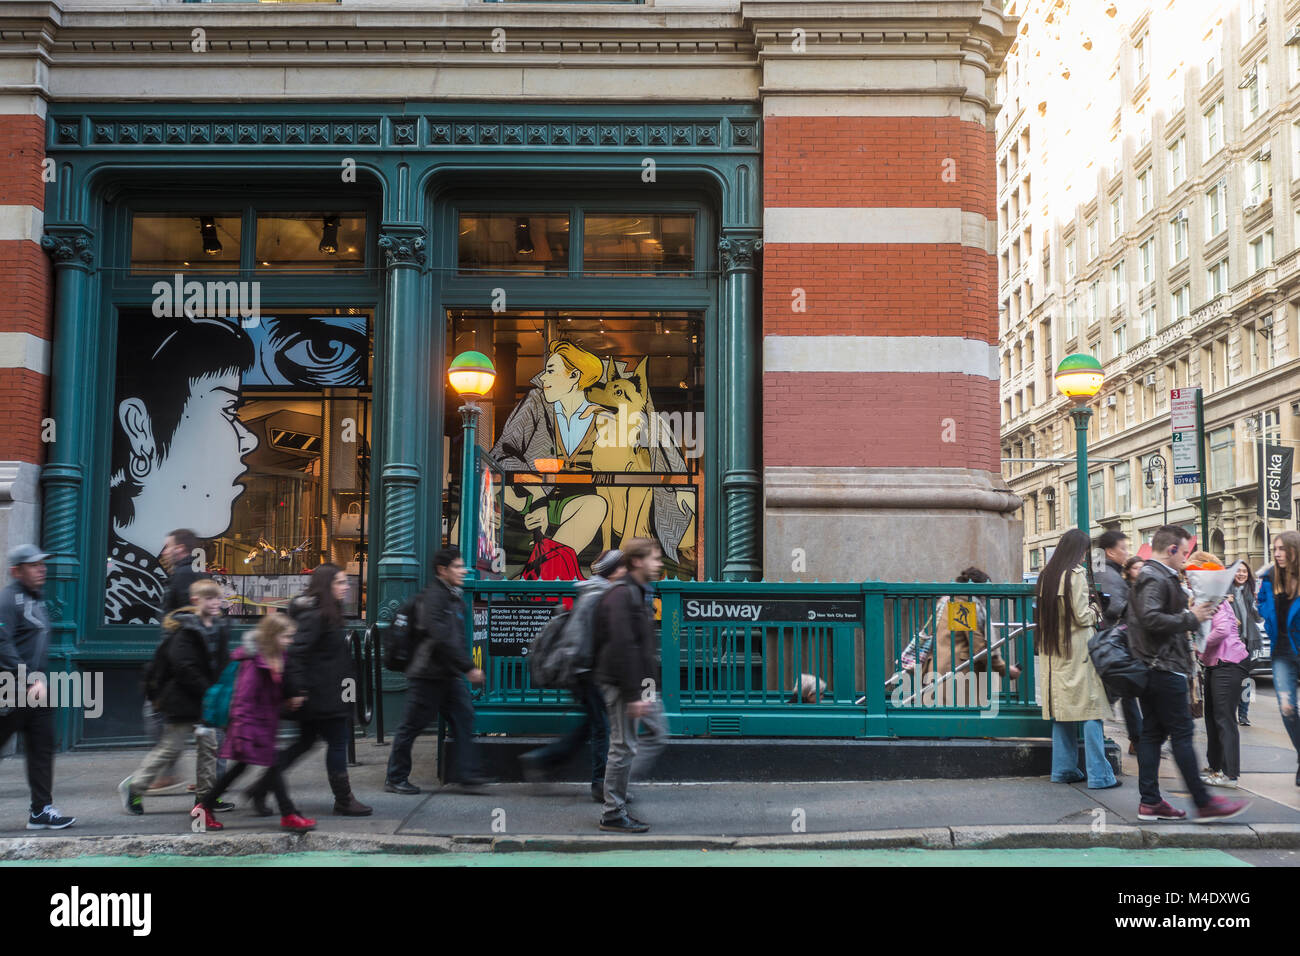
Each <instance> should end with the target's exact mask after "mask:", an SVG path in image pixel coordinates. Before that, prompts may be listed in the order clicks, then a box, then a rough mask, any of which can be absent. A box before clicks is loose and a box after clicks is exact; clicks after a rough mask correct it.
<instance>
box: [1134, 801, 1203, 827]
mask: <svg viewBox="0 0 1300 956" xmlns="http://www.w3.org/2000/svg"><path fill="white" fill-rule="evenodd" d="M1215 799H1218V798H1217V797H1216V798H1215ZM1138 819H1139V820H1146V821H1148V822H1149V821H1152V820H1186V819H1187V812H1186V811H1185V810H1176V809H1174V808H1173V807H1171V806H1170V805H1169V801H1168V800H1161V801H1160V802H1159V803H1157V804H1156V805H1155V806H1152V805H1151V804H1149V803H1142V804H1139V805H1138Z"/></svg>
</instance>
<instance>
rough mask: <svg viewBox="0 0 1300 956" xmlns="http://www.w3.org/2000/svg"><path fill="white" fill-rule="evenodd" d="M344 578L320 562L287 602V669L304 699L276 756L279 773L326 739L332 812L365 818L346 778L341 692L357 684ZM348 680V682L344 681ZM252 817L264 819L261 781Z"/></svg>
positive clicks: (345, 700)
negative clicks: (290, 634) (292, 737)
mask: <svg viewBox="0 0 1300 956" xmlns="http://www.w3.org/2000/svg"><path fill="white" fill-rule="evenodd" d="M349 588H350V585H349V583H348V576H347V574H345V573H344V572H343V570H342V569H341V568H340V567H339V566H338V565H336V564H322V565H321V566H320V567H318V568H316V569H315V570H314V571H312V573H311V577H310V578H309V579H308V582H307V590H306V591H304V592H303V593H302V594H300V595H298V597H296V598H294V599H293V600H292V601H290V602H289V616H290V617H292V618H293V620H294V623H295V624H296V625H297V627H298V631H297V634H296V636H295V637H294V640H293V647H291V648H290V649H289V658H288V662H287V664H286V671H287V673H288V675H289V678H290V680H291V682H292V684H293V686H294V687H295V688H299V689H301V691H302V693H303V694H304V696H305V697H306V700H305V701H304V702H303V705H302V707H301V709H299V710H298V712H297V713H295V714H294V719H295V720H297V721H298V739H297V740H296V741H294V743H292V744H291V745H289V747H287V748H286V749H284V750H282V751H281V752H280V756H279V759H277V760H276V768H277V769H278V770H279V772H280V773H282V774H283V773H285V772H286V771H288V769H289V767H291V766H293V764H294V763H295V762H296V761H297V760H298V758H299V757H301V756H302V755H303V754H305V753H306V752H307V751H308V750H311V748H312V746H313V745H314V744H315V743H316V741H317V740H324V741H325V771H326V773H327V774H328V776H329V782H330V789H331V790H333V791H334V813H335V814H336V815H338V816H347V817H364V816H369V815H370V814H371V813H373V812H374V811H373V808H371V807H368V806H366V805H365V804H364V803H362V802H361V801H359V800H358V799H357V798H356V797H354V796H353V795H352V784H351V782H350V781H349V779H348V708H349V707H350V706H351V704H350V703H349V698H350V695H349V694H348V693H346V690H347V689H348V688H351V687H355V686H356V683H355V681H356V674H354V673H353V669H352V656H351V655H350V654H349V653H348V644H347V638H346V636H345V635H344V628H343V602H344V600H346V598H347V596H348V590H349ZM349 682H351V683H349ZM248 796H249V798H250V799H251V800H252V801H253V809H254V811H255V812H256V813H258V814H260V815H262V816H266V815H267V814H268V811H267V808H266V787H265V786H264V785H263V783H262V781H258V783H257V784H256V785H255V786H254V787H253V788H252V789H251V790H249V792H248Z"/></svg>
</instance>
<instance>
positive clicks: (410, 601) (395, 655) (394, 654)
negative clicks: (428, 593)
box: [384, 594, 424, 674]
mask: <svg viewBox="0 0 1300 956" xmlns="http://www.w3.org/2000/svg"><path fill="white" fill-rule="evenodd" d="M421 596H422V595H421V594H413V595H412V596H411V597H409V598H407V599H406V600H405V601H403V602H402V606H401V607H399V608H398V609H397V614H395V615H394V616H393V623H392V624H391V625H390V626H389V628H388V633H387V634H386V635H385V637H384V666H385V667H387V668H388V669H389V670H390V671H396V672H397V673H399V674H401V673H403V672H404V671H405V670H406V668H407V667H409V666H410V664H411V653H412V652H413V651H414V650H415V645H416V644H418V643H419V642H420V640H421V639H422V638H423V637H424V631H423V628H421V627H420V626H419V625H418V624H417V623H416V616H417V614H418V613H419V611H418V608H419V603H420V598H421Z"/></svg>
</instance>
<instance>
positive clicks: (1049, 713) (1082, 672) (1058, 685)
mask: <svg viewBox="0 0 1300 956" xmlns="http://www.w3.org/2000/svg"><path fill="white" fill-rule="evenodd" d="M1067 585H1068V588H1069V593H1068V595H1067V593H1066V589H1067ZM1056 604H1057V620H1058V621H1059V622H1060V624H1061V627H1063V628H1068V633H1069V636H1070V650H1069V653H1061V654H1041V655H1039V658H1038V668H1037V671H1038V684H1039V696H1040V698H1041V699H1042V701H1043V719H1044V720H1058V721H1063V722H1064V721H1075V720H1105V719H1106V718H1107V717H1110V716H1111V711H1110V700H1109V698H1108V697H1107V696H1106V688H1105V686H1104V685H1103V684H1102V682H1101V677H1100V676H1099V675H1098V674H1097V669H1096V668H1095V667H1093V666H1092V658H1091V657H1090V656H1089V655H1088V639H1089V638H1090V637H1092V635H1093V632H1094V630H1095V628H1096V626H1097V620H1098V619H1097V609H1096V608H1094V607H1093V606H1092V605H1091V604H1090V603H1089V601H1088V572H1087V570H1086V569H1085V568H1084V567H1083V566H1082V565H1080V566H1079V567H1077V568H1071V569H1070V571H1069V572H1068V573H1067V574H1065V575H1063V576H1062V578H1061V583H1060V585H1059V587H1058V588H1057V591H1056ZM1060 650H1062V651H1064V648H1060Z"/></svg>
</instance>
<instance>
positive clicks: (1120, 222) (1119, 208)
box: [1110, 195, 1124, 239]
mask: <svg viewBox="0 0 1300 956" xmlns="http://www.w3.org/2000/svg"><path fill="white" fill-rule="evenodd" d="M1123 232H1124V197H1123V196H1122V195H1120V196H1116V197H1115V198H1114V199H1112V200H1111V201H1110V237H1111V239H1118V238H1119V237H1120V236H1121V235H1122V234H1123Z"/></svg>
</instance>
